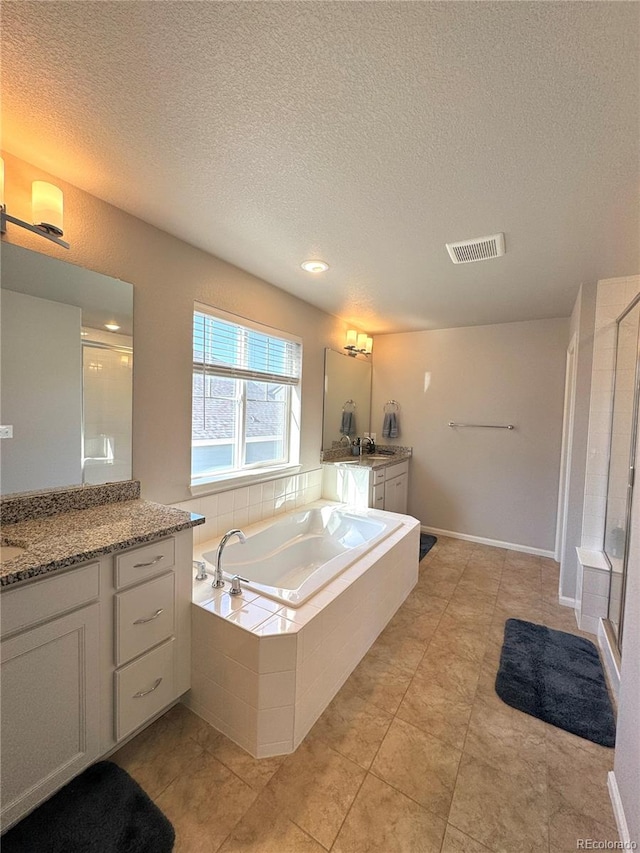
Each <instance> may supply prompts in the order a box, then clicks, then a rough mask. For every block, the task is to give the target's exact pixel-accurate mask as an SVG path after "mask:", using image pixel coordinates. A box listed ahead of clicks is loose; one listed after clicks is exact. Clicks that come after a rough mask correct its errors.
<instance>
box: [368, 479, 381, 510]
mask: <svg viewBox="0 0 640 853" xmlns="http://www.w3.org/2000/svg"><path fill="white" fill-rule="evenodd" d="M371 506H372V507H373V508H374V509H384V483H381V484H380V485H379V486H374V487H373V488H372V489H371Z"/></svg>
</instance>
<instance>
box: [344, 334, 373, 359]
mask: <svg viewBox="0 0 640 853" xmlns="http://www.w3.org/2000/svg"><path fill="white" fill-rule="evenodd" d="M344 349H346V351H347V353H348V355H350V356H352V357H353V358H355V357H356V356H357V355H358V354H360V355H371V353H372V351H373V338H370V337H369V335H365V334H364V332H356V330H355V329H349V331H348V332H347V342H346V344H345V345H344Z"/></svg>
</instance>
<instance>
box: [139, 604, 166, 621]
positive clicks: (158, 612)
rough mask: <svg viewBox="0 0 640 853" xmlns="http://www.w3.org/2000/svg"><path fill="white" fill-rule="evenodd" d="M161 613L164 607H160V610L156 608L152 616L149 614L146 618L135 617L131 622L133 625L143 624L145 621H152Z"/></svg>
mask: <svg viewBox="0 0 640 853" xmlns="http://www.w3.org/2000/svg"><path fill="white" fill-rule="evenodd" d="M161 613H164V607H161V608H160V610H156V612H155V613H154V614H153V616H149V618H148V619H136V621H135V622H134V623H133V624H134V625H145V624H146V623H147V622H153V620H154V619H157V618H158V616H159V615H160V614H161Z"/></svg>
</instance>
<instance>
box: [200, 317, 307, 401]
mask: <svg viewBox="0 0 640 853" xmlns="http://www.w3.org/2000/svg"><path fill="white" fill-rule="evenodd" d="M301 350H302V347H301V345H300V344H299V343H297V342H296V341H293V340H289V339H287V338H280V337H277V336H275V335H270V334H268V333H266V332H262V331H258V330H257V329H254V328H250V327H248V326H242V325H240V324H238V323H234V322H231V321H228V320H223V319H221V318H219V317H213V316H211V315H210V314H207V313H205V312H204V311H199V310H198V309H196V310H195V311H194V316H193V367H194V371H195V370H201V371H202V372H203V374H209V375H215V376H227V377H229V378H234V379H249V380H252V379H253V380H256V381H259V382H274V383H278V384H280V385H297V384H298V382H299V381H300V372H301V360H302V359H301V356H302V353H301Z"/></svg>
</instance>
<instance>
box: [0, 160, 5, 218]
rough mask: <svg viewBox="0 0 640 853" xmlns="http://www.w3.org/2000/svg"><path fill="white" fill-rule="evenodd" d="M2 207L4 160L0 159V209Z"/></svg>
mask: <svg viewBox="0 0 640 853" xmlns="http://www.w3.org/2000/svg"><path fill="white" fill-rule="evenodd" d="M3 205H4V160H3V159H2V157H0V207H2V206H3Z"/></svg>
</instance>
